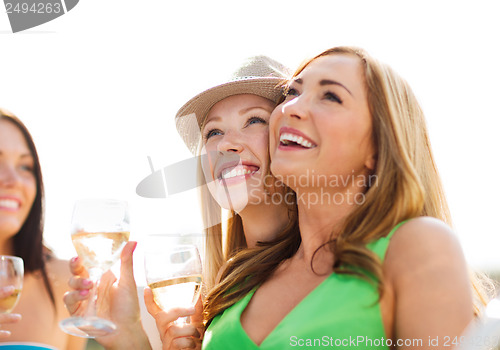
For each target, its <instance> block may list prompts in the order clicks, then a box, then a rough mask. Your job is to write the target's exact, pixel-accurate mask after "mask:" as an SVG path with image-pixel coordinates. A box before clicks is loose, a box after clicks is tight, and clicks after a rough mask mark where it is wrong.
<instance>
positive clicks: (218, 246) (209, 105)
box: [65, 56, 297, 348]
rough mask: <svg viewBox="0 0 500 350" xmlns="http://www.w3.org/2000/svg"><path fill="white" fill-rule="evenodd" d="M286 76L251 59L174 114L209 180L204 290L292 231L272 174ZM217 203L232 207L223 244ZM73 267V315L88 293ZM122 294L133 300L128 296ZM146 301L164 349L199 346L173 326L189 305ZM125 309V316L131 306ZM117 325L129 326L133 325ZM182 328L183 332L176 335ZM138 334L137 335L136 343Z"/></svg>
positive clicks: (115, 340)
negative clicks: (276, 117)
mask: <svg viewBox="0 0 500 350" xmlns="http://www.w3.org/2000/svg"><path fill="white" fill-rule="evenodd" d="M287 74H288V72H287V69H286V67H284V66H283V65H281V64H280V63H278V62H276V61H274V60H272V59H270V58H268V57H265V56H256V57H252V58H250V59H248V60H247V61H246V62H245V63H244V64H243V65H242V66H241V67H240V68H239V69H238V70H237V71H236V72H235V73H234V74H233V76H232V77H231V79H230V81H228V82H225V83H223V84H220V85H217V86H215V87H213V88H211V89H208V90H206V91H204V92H202V93H200V94H198V95H196V96H195V97H193V98H192V99H191V100H189V101H188V102H187V103H186V104H185V105H184V106H183V107H181V108H180V109H179V111H178V113H177V115H176V124H177V129H178V131H179V134H180V135H181V136H182V138H183V140H184V142H185V143H186V145H187V146H188V148H189V149H190V150H191V152H192V153H193V154H197V155H200V158H199V159H200V166H199V169H200V178H203V182H204V183H206V184H207V186H202V187H201V198H202V211H203V219H204V224H205V227H206V229H205V230H206V252H207V254H206V261H205V266H204V284H205V289H206V290H210V289H211V288H212V287H213V285H215V283H216V276H217V273H218V271H219V269H220V268H221V266H222V265H223V264H224V263H225V262H226V261H227V260H228V259H229V258H231V256H233V255H234V254H235V253H236V252H238V251H240V250H242V249H244V248H247V247H248V248H252V247H255V246H256V245H257V242H264V241H271V242H272V240H273V239H274V238H275V237H276V235H277V234H278V233H280V232H286V234H288V233H289V232H294V231H296V228H297V225H296V210H295V201H294V195H293V193H292V192H291V191H290V190H288V189H287V188H286V187H285V186H283V185H281V186H280V185H279V184H277V183H276V182H275V180H274V178H273V177H272V176H271V175H270V173H269V151H268V144H269V134H268V123H269V117H270V115H271V112H272V111H273V109H274V108H275V106H276V103H277V101H278V100H279V99H280V98H281V97H282V88H281V86H282V83H283V82H284V81H285V79H286V78H287ZM221 208H224V209H227V210H229V211H230V219H229V221H228V228H227V235H226V239H225V242H224V244H223V238H222V224H221V222H222V218H221V215H222V212H221ZM270 244H272V243H270ZM124 252H126V253H125V255H127V256H125V257H124V260H126V261H130V256H128V254H131V250H128V249H127V248H125V249H124ZM127 252H129V253H127ZM125 266H126V265H125ZM71 269H72V271H73V273H74V275H75V277H74V278H72V280H71V281H70V285H71V286H72V287H73V288H74V289H76V290H75V291H73V292H69V293H68V294H67V295H66V297H65V301H66V304H67V306H68V309H69V310H70V312H71V311H75V310H77V309H78V306H79V302H80V301H82V300H84V299H86V298H87V297H88V296H87V295H85V290H87V289H89V285H88V284H86V285H85V282H87V281H86V279H85V278H84V276H85V272H84V271H83V270H82V267H81V265H80V264H79V263H78V262H77V261H76V262H73V263H72V264H71ZM124 275H125V276H130V273H129V272H125V274H124ZM129 280H130V279H129ZM130 290H133V288H130ZM121 297H123V298H124V300H125V299H127V300H130V295H127V296H126V297H125V296H124V295H122V296H121ZM145 300H146V304H147V306H148V311H149V312H150V313H151V314H152V315H153V316H154V317H155V319H156V321H157V325H158V328H159V330H160V336H161V338H162V341H163V344H164V348H165V347H166V348H169V347H170V346H171V348H177V347H178V348H183V347H186V346H195V345H196V343H197V342H196V340H195V339H196V338H197V337H198V336H199V334H198V331H197V329H196V328H195V327H194V326H193V325H189V326H187V327H186V326H185V327H183V328H182V329H181V328H180V327H178V326H176V325H175V324H173V323H172V322H173V321H174V320H176V319H177V318H178V317H182V316H187V315H192V314H193V313H194V309H193V310H185V309H175V310H172V311H171V312H165V311H162V310H160V309H159V308H158V306H157V305H156V304H155V303H154V301H153V298H152V293H151V291H150V290H148V289H146V291H145ZM199 305H200V303H199ZM127 312H128V313H129V315H130V313H131V310H128V311H127ZM136 312H138V310H136ZM111 313H112V314H111V318H112V319H113V320H115V319H116V322H117V324H118V323H120V320H124V319H128V320H130V319H131V318H130V317H128V318H124V317H122V316H123V315H119V311H117V312H116V315H113V311H111ZM198 316H201V314H198ZM199 318H201V317H199ZM195 319H196V317H193V318H192V320H195ZM120 326H121V325H119V327H120ZM122 328H123V329H129V330H130V329H131V327H130V322H127V324H124V325H123V326H122ZM134 330H135V331H136V332H137V331H141V330H140V327H136V328H134ZM180 331H181V335H182V337H179V338H175V335H176V334H179V332H180ZM122 333H123V332H120V334H116V335H112V336H108V337H106V339H98V341H99V342H100V343H101V344H102V345H104V346H106V347H109V348H111V347H116V346H118V344H127V345H130V344H131V343H130V342H129V340H127V339H126V338H127V337H126V336H123V334H122ZM193 336H194V338H193ZM138 339H139V337H135V340H134V341H138ZM142 339H143V342H144V338H143V337H142ZM198 343H199V342H198ZM136 345H137V344H136ZM143 345H144V344H143Z"/></svg>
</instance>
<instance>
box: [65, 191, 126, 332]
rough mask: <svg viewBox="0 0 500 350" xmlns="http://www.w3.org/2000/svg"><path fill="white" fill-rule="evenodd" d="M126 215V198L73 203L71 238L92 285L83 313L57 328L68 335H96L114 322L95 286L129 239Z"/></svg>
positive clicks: (106, 329) (87, 200)
mask: <svg viewBox="0 0 500 350" xmlns="http://www.w3.org/2000/svg"><path fill="white" fill-rule="evenodd" d="M129 235H130V232H129V214H128V205H127V202H125V201H119V200H112V199H86V200H80V201H77V202H76V203H75V208H74V210H73V217H72V226H71V239H72V241H73V245H74V247H75V249H76V251H77V254H78V257H79V258H80V259H81V261H82V265H83V266H84V267H85V268H86V269H87V271H88V273H89V279H90V280H92V282H93V288H92V289H91V291H90V296H89V299H88V302H87V308H86V310H85V313H84V315H82V316H74V317H70V318H67V319H65V320H63V321H61V323H60V327H61V328H62V329H63V330H64V331H65V332H66V333H69V334H72V335H76V336H80V337H85V338H95V337H99V336H104V335H107V334H110V333H112V332H114V331H115V330H116V325H115V324H114V323H113V322H112V321H111V320H109V319H107V317H109V315H103V314H105V313H106V312H109V308H108V305H105V303H104V302H102V299H101V298H100V300H99V301H100V302H98V300H97V297H98V293H97V290H98V286H99V281H100V278H101V276H102V274H103V273H104V272H106V271H108V270H109V269H110V268H111V267H112V266H113V265H114V264H115V263H116V262H117V261H118V260H119V259H120V253H121V251H122V249H123V247H124V246H125V244H126V243H127V242H128V239H129Z"/></svg>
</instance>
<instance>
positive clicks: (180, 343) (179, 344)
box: [171, 337, 196, 349]
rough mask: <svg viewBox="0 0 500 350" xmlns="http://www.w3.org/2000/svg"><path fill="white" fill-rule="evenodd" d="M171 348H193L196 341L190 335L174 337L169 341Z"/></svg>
mask: <svg viewBox="0 0 500 350" xmlns="http://www.w3.org/2000/svg"><path fill="white" fill-rule="evenodd" d="M171 348H172V349H195V348H196V341H195V340H194V339H193V338H191V337H187V338H186V337H184V338H175V339H173V340H172V342H171Z"/></svg>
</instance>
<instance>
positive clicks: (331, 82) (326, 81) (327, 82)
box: [293, 78, 352, 96]
mask: <svg viewBox="0 0 500 350" xmlns="http://www.w3.org/2000/svg"><path fill="white" fill-rule="evenodd" d="M293 81H294V82H295V83H297V84H299V85H302V83H304V81H303V80H302V79H301V78H297V79H294V80H293ZM319 85H320V86H325V85H338V86H341V87H343V88H344V89H345V90H346V91H347V92H348V93H349V94H350V95H351V96H352V92H351V91H350V90H349V89H348V88H346V87H345V85H344V84H341V83H339V82H338V81H336V80H330V79H323V80H321V81H320V82H319Z"/></svg>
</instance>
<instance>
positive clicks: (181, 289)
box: [144, 237, 202, 323]
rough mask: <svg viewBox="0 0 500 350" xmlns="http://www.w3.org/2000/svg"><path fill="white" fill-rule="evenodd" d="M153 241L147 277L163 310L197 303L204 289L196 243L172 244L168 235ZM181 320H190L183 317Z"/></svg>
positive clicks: (146, 257)
mask: <svg viewBox="0 0 500 350" xmlns="http://www.w3.org/2000/svg"><path fill="white" fill-rule="evenodd" d="M154 241H157V242H158V243H156V244H151V240H150V243H149V245H148V247H147V249H146V252H145V254H144V266H145V271H146V280H147V283H148V286H149V288H151V290H152V292H153V296H154V300H155V302H156V304H158V306H159V307H160V308H161V309H162V310H169V309H171V308H173V307H183V308H188V307H191V306H194V305H195V303H196V301H197V300H198V297H199V296H200V291H201V282H202V277H201V276H202V270H201V260H200V254H199V252H198V249H197V248H196V246H195V245H189V244H171V240H169V239H168V237H165V239H164V240H163V241H162V240H161V239H160V240H158V238H156V240H154ZM176 322H177V323H187V322H188V318H187V317H182V318H179V320H177V321H176Z"/></svg>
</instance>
